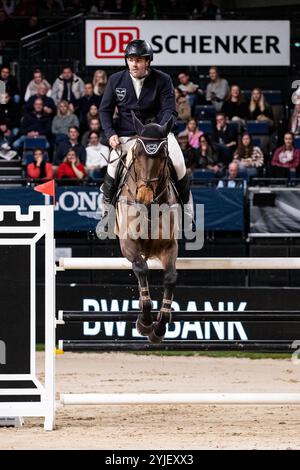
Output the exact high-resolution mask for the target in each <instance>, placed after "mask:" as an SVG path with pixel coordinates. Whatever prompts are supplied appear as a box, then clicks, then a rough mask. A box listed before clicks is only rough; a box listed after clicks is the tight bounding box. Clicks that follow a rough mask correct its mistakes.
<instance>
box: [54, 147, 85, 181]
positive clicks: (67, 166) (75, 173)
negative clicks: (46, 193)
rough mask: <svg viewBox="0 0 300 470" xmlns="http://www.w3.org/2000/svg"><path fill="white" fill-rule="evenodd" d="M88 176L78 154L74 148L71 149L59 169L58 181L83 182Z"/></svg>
mask: <svg viewBox="0 0 300 470" xmlns="http://www.w3.org/2000/svg"><path fill="white" fill-rule="evenodd" d="M85 176H86V170H85V168H84V166H83V164H82V163H81V162H80V160H79V157H78V154H77V152H76V150H75V149H74V148H70V149H69V150H68V152H67V154H66V156H65V158H64V160H63V162H62V163H61V164H60V165H59V167H58V169H57V178H58V179H65V178H66V179H78V180H82V179H83V178H84V177H85Z"/></svg>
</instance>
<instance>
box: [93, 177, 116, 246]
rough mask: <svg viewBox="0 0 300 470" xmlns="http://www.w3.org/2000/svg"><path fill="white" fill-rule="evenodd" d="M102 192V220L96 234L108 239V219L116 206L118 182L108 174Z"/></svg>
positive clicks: (101, 188)
mask: <svg viewBox="0 0 300 470" xmlns="http://www.w3.org/2000/svg"><path fill="white" fill-rule="evenodd" d="M100 192H101V193H102V194H103V205H102V219H101V220H100V222H99V223H98V225H97V227H96V234H97V237H98V238H100V239H103V238H106V236H107V233H108V219H109V215H110V213H111V211H112V207H113V206H114V205H115V199H116V193H117V186H116V181H115V179H114V178H112V177H111V176H110V175H109V174H108V173H106V175H105V178H104V182H103V184H102V186H101V187H100Z"/></svg>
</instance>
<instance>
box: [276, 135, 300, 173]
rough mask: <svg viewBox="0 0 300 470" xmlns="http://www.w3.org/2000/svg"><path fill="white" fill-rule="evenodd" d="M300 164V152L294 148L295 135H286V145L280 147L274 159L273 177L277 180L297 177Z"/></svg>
mask: <svg viewBox="0 0 300 470" xmlns="http://www.w3.org/2000/svg"><path fill="white" fill-rule="evenodd" d="M299 163H300V151H299V150H298V149H295V147H294V135H293V134H292V133H291V132H286V133H285V134H284V145H282V147H278V148H277V149H276V150H275V153H274V155H273V158H272V162H271V165H272V170H271V172H272V176H274V177H276V178H286V177H288V176H290V177H295V176H296V171H297V169H298V167H299Z"/></svg>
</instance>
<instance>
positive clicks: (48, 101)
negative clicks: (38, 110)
mask: <svg viewBox="0 0 300 470" xmlns="http://www.w3.org/2000/svg"><path fill="white" fill-rule="evenodd" d="M37 98H40V99H41V100H42V101H43V105H44V107H43V110H44V113H45V114H48V116H51V117H53V116H54V115H55V113H56V106H55V103H54V101H53V99H52V98H51V97H50V96H48V87H47V85H45V84H44V83H41V84H40V85H39V86H38V87H37V93H36V94H35V95H32V96H31V97H30V98H29V100H28V101H27V103H26V105H25V107H26V110H27V111H32V110H33V104H34V102H35V100H36V99H37Z"/></svg>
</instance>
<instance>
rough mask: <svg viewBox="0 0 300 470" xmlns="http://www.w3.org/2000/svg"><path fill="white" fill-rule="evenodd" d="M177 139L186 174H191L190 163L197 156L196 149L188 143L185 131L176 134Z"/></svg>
mask: <svg viewBox="0 0 300 470" xmlns="http://www.w3.org/2000/svg"><path fill="white" fill-rule="evenodd" d="M177 140H178V143H179V146H180V148H181V151H182V153H183V156H184V160H185V166H186V169H187V174H188V175H191V173H192V165H193V164H194V162H195V160H196V157H197V150H196V149H194V148H193V147H192V146H191V145H190V143H189V134H188V132H187V131H183V132H180V133H179V134H178V136H177Z"/></svg>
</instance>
